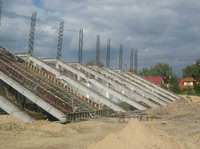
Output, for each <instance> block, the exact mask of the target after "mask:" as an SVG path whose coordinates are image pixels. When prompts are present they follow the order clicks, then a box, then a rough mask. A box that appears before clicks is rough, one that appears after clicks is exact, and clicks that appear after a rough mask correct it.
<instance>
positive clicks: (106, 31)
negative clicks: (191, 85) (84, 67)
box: [0, 0, 200, 77]
mask: <svg viewBox="0 0 200 149" xmlns="http://www.w3.org/2000/svg"><path fill="white" fill-rule="evenodd" d="M2 2H3V8H2V18H1V26H0V45H1V46H4V47H6V48H7V49H9V50H10V51H11V52H14V53H22V52H27V51H28V40H29V30H30V18H31V15H32V12H34V11H35V12H37V22H36V31H35V44H34V51H33V55H35V56H38V57H48V58H55V57H56V49H57V40H58V29H59V24H60V22H61V21H64V22H65V27H64V37H63V49H62V58H61V59H62V60H63V61H66V62H77V61H78V32H79V29H83V32H84V41H83V42H84V43H83V61H84V62H85V63H86V62H88V61H94V60H95V57H96V55H95V49H96V35H100V36H101V41H100V42H101V44H100V61H102V62H104V63H105V59H106V44H107V39H108V38H110V39H111V62H110V63H111V67H112V68H114V69H117V68H118V66H119V46H120V44H123V47H124V53H123V69H124V70H127V69H129V64H130V49H133V48H134V49H138V68H139V70H141V69H142V68H144V67H148V68H149V67H152V66H154V65H155V64H156V63H158V62H162V63H168V64H169V65H170V66H172V68H173V72H174V73H175V74H177V75H178V76H179V77H181V75H182V69H183V68H185V67H186V66H187V65H189V64H192V63H195V61H196V60H197V59H199V58H200V1H198V0H2Z"/></svg>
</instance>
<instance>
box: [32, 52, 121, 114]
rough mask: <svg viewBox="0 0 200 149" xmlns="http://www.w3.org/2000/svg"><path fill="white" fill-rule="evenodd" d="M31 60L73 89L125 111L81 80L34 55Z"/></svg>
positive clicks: (117, 109)
mask: <svg viewBox="0 0 200 149" xmlns="http://www.w3.org/2000/svg"><path fill="white" fill-rule="evenodd" d="M29 60H31V61H32V62H33V63H35V64H37V65H39V66H40V67H42V68H44V69H46V70H47V71H49V72H51V73H52V74H54V75H56V77H57V78H58V79H62V80H64V81H65V83H66V84H67V86H69V87H70V88H72V89H73V90H75V91H77V92H78V93H80V94H81V95H84V96H86V97H89V98H90V99H91V100H93V101H94V102H96V103H99V104H104V105H106V106H108V107H110V108H111V109H113V110H115V111H123V112H124V110H123V109H122V108H121V107H119V106H118V105H116V104H114V103H112V102H111V101H109V99H107V98H104V97H102V96H101V95H99V94H97V93H95V92H94V91H92V90H91V89H89V88H87V87H85V86H84V85H82V84H80V82H77V81H76V80H74V79H72V78H69V77H67V76H63V75H62V76H61V75H60V72H59V71H58V70H57V69H55V68H52V67H50V66H49V65H47V64H46V63H44V62H42V61H41V60H38V59H37V58H35V57H32V56H29ZM88 95H89V96H88Z"/></svg>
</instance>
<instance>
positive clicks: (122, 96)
mask: <svg viewBox="0 0 200 149" xmlns="http://www.w3.org/2000/svg"><path fill="white" fill-rule="evenodd" d="M57 65H58V66H57V67H59V66H61V67H63V68H65V69H67V70H69V71H71V72H73V73H75V74H77V76H80V77H82V78H84V79H85V80H86V81H89V82H90V83H92V84H94V85H95V86H97V87H98V88H100V89H101V90H102V91H104V93H105V94H104V93H103V94H102V95H103V96H104V97H105V96H106V92H108V93H109V94H112V95H113V96H115V97H116V98H117V99H119V100H120V101H123V102H127V103H129V104H130V105H132V106H133V107H135V108H137V109H139V110H144V109H146V107H145V106H143V105H141V104H139V103H137V102H136V101H133V100H131V99H129V98H127V97H126V96H124V95H122V94H120V93H118V92H117V91H115V90H112V89H110V88H106V90H105V86H104V85H102V84H101V83H99V82H98V81H97V80H94V79H89V78H87V77H86V76H85V74H84V73H82V72H80V71H79V70H77V69H75V68H73V67H71V66H69V65H67V64H65V63H63V62H61V61H57ZM100 93H102V92H100Z"/></svg>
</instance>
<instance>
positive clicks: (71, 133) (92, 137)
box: [0, 97, 200, 149]
mask: <svg viewBox="0 0 200 149" xmlns="http://www.w3.org/2000/svg"><path fill="white" fill-rule="evenodd" d="M147 112H148V113H151V114H153V115H156V116H159V117H161V119H154V120H153V121H142V122H141V121H138V120H136V119H132V120H130V122H129V123H128V124H127V123H118V122H117V120H116V119H101V120H99V121H84V122H79V123H72V124H67V125H62V124H58V123H51V122H48V121H37V122H34V123H31V124H24V123H22V122H21V121H18V120H17V119H15V118H14V117H12V116H9V115H0V148H1V149H13V148H15V149H35V148H42V149H65V148H66V149H85V148H88V147H89V148H90V149H104V148H105V149H107V148H109V149H129V148H130V149H134V148H135V149H138V148H139V149H142V148H145V149H146V148H147V149H154V148H155V149H163V148H164V149H171V148H173V149H179V148H180V149H199V146H200V114H199V113H200V98H199V97H189V99H187V100H180V101H176V102H173V103H172V104H170V105H167V106H165V107H159V108H155V109H151V110H148V111H147Z"/></svg>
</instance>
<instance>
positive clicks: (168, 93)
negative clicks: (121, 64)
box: [124, 73, 180, 99]
mask: <svg viewBox="0 0 200 149" xmlns="http://www.w3.org/2000/svg"><path fill="white" fill-rule="evenodd" d="M124 74H126V73H124ZM126 76H128V77H130V76H131V77H132V78H134V79H136V80H137V81H138V82H139V81H141V82H144V83H146V84H148V85H149V86H150V87H154V88H156V90H158V91H161V92H164V93H166V94H167V95H168V96H172V97H173V98H175V99H180V97H179V96H177V95H175V94H173V93H171V92H170V91H167V90H165V89H163V88H161V87H159V86H157V85H155V84H153V83H151V82H149V81H148V80H145V79H143V78H141V77H140V76H137V75H135V74H131V75H129V74H126Z"/></svg>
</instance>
